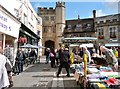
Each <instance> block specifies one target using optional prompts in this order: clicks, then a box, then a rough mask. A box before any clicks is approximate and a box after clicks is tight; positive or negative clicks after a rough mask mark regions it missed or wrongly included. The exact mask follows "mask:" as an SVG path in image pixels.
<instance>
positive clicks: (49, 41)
mask: <svg viewBox="0 0 120 89" xmlns="http://www.w3.org/2000/svg"><path fill="white" fill-rule="evenodd" d="M45 47H47V48H50V49H51V48H54V47H55V42H54V41H51V40H48V41H46V42H45Z"/></svg>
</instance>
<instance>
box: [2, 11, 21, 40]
mask: <svg viewBox="0 0 120 89" xmlns="http://www.w3.org/2000/svg"><path fill="white" fill-rule="evenodd" d="M20 26H21V24H20V23H19V22H17V21H15V20H14V19H12V18H11V17H10V16H8V15H7V14H5V13H3V12H2V11H0V32H2V33H5V34H7V35H10V36H12V37H15V38H18V35H19V28H20Z"/></svg>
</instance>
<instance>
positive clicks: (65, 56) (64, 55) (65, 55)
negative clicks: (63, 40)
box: [57, 48, 70, 77]
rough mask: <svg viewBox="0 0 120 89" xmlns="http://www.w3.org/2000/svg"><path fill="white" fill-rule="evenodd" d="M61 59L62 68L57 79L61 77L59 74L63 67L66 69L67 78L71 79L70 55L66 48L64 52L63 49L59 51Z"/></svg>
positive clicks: (59, 70)
mask: <svg viewBox="0 0 120 89" xmlns="http://www.w3.org/2000/svg"><path fill="white" fill-rule="evenodd" d="M59 58H60V66H59V69H58V73H57V77H59V74H60V72H61V70H62V68H63V67H64V68H65V69H66V72H67V76H68V77H69V76H70V73H69V58H70V54H69V51H68V48H65V49H64V50H63V49H60V50H59Z"/></svg>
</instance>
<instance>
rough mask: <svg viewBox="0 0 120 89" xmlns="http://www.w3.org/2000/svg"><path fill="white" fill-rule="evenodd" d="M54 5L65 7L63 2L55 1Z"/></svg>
mask: <svg viewBox="0 0 120 89" xmlns="http://www.w3.org/2000/svg"><path fill="white" fill-rule="evenodd" d="M56 7H65V2H60V1H58V2H56Z"/></svg>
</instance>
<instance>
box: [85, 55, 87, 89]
mask: <svg viewBox="0 0 120 89" xmlns="http://www.w3.org/2000/svg"><path fill="white" fill-rule="evenodd" d="M86 76H87V55H86V54H84V89H86V81H87V77H86Z"/></svg>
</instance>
